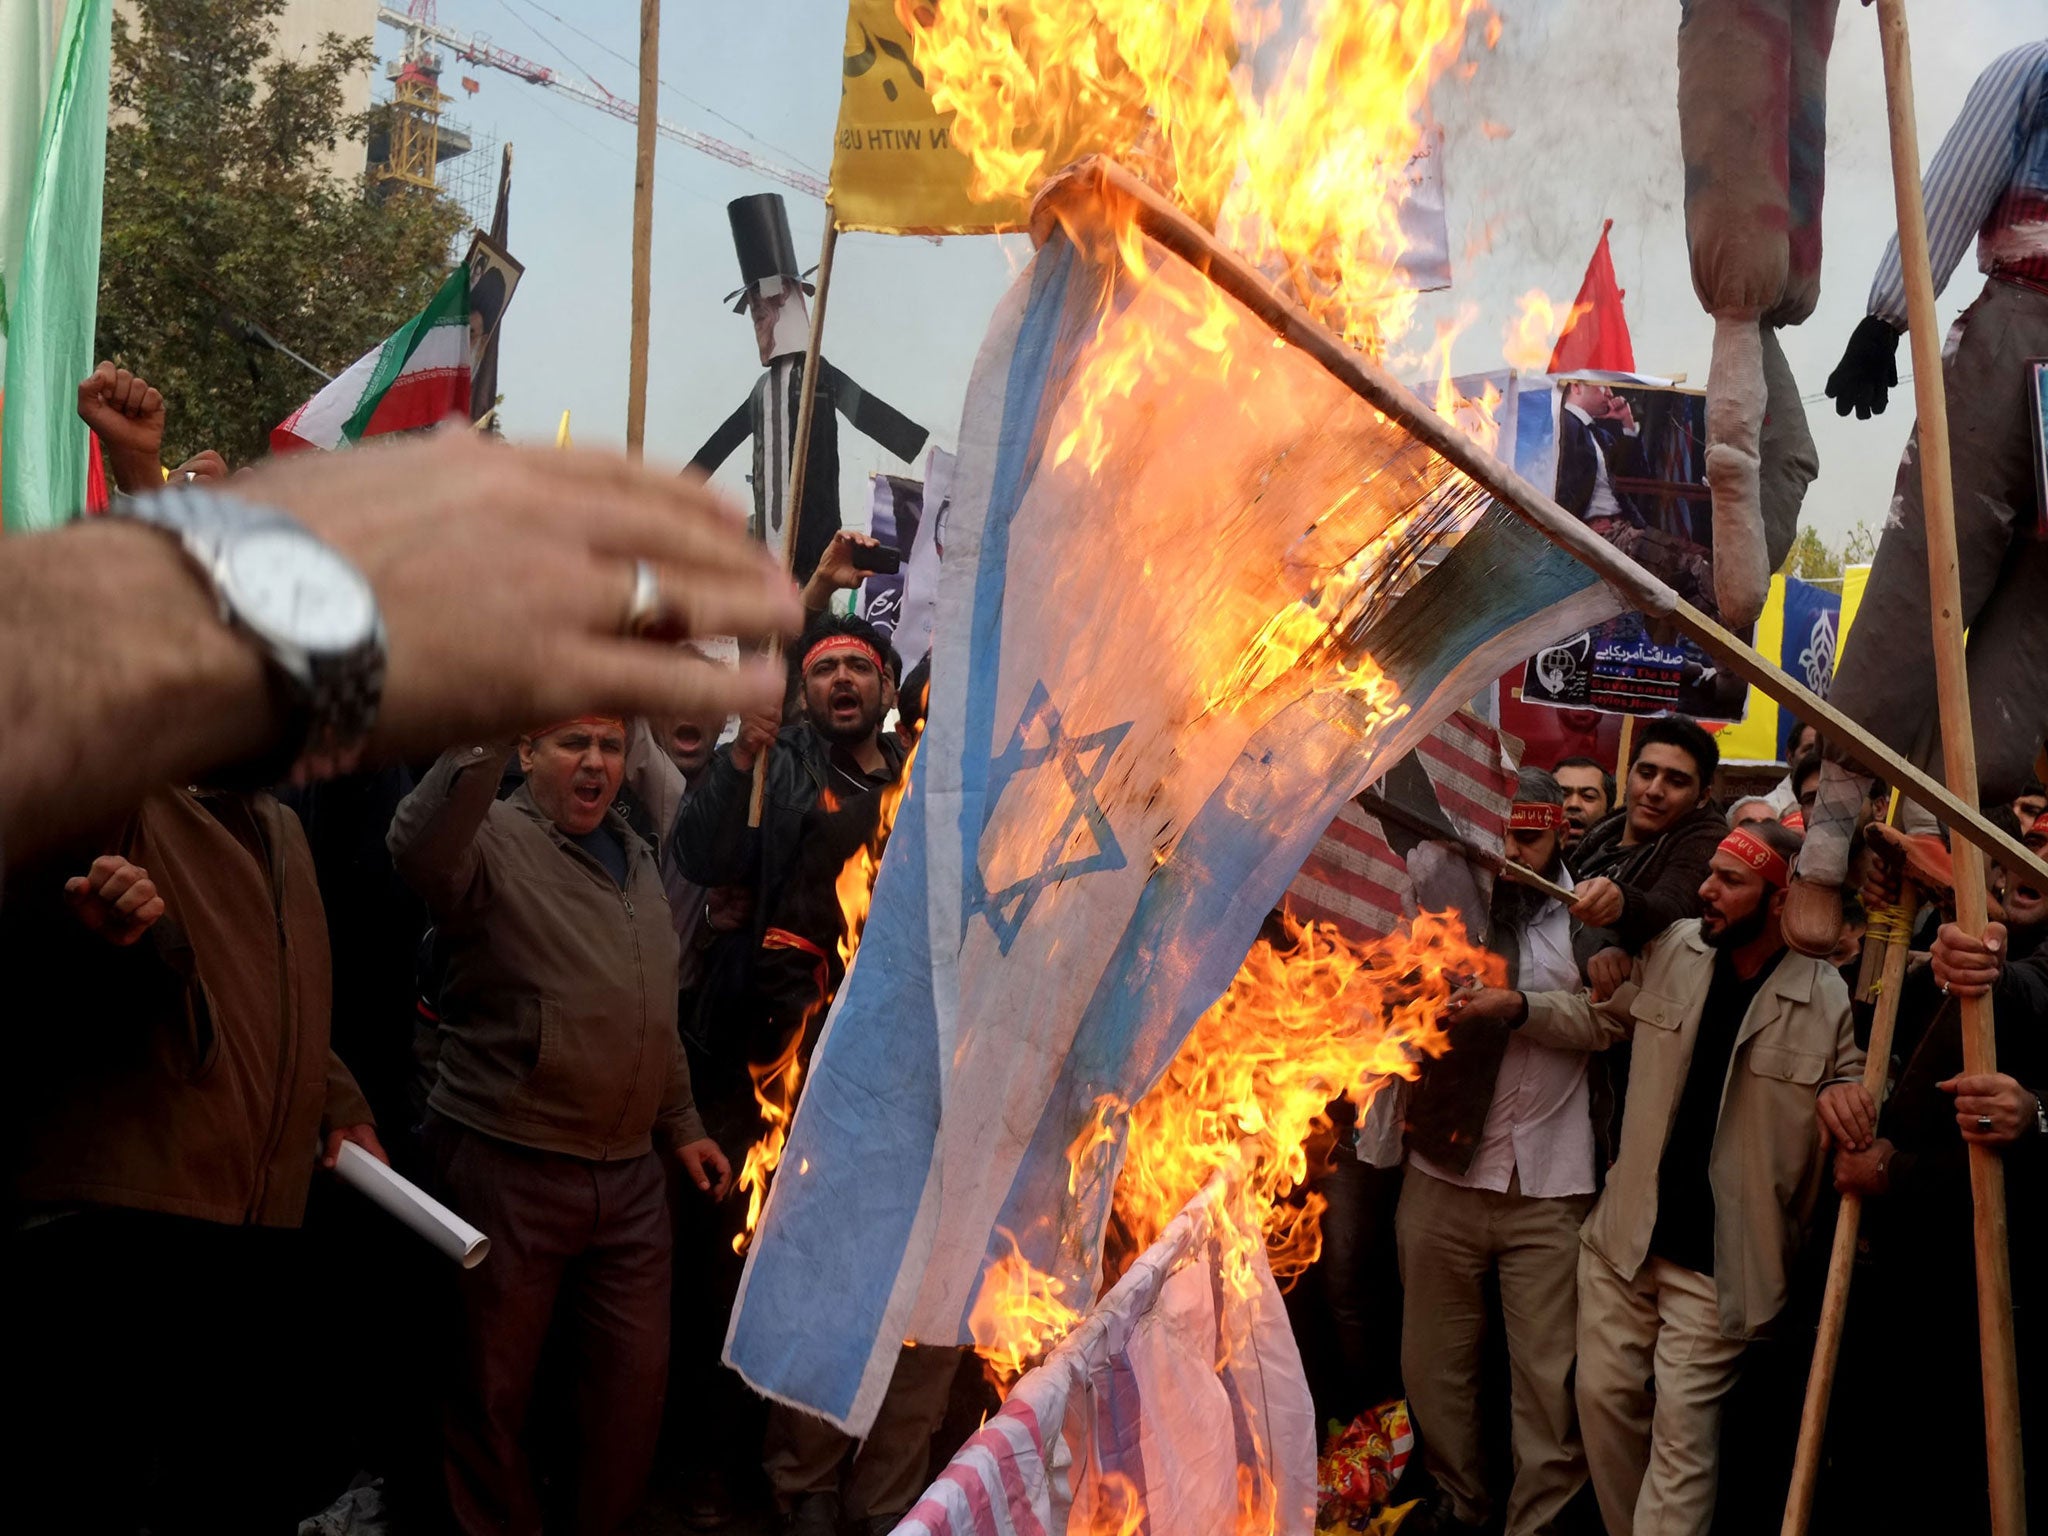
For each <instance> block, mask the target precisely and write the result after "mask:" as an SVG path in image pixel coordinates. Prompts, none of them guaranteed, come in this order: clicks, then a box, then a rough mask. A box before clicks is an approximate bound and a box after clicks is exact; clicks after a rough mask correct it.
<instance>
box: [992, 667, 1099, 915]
mask: <svg viewBox="0 0 2048 1536" xmlns="http://www.w3.org/2000/svg"><path fill="white" fill-rule="evenodd" d="M1130 728H1131V722H1130V721H1128V720H1126V721H1125V722H1124V723H1123V724H1121V725H1112V726H1109V727H1107V728H1106V729H1103V730H1100V731H1092V732H1090V733H1088V734H1087V735H1084V736H1069V735H1068V734H1067V732H1066V729H1065V726H1064V724H1063V723H1062V721H1061V719H1060V712H1059V711H1058V710H1057V709H1055V708H1054V707H1053V704H1052V699H1051V696H1050V695H1048V694H1047V693H1046V691H1045V684H1044V683H1042V682H1041V683H1039V684H1038V686H1037V687H1035V688H1033V689H1032V690H1031V697H1030V699H1029V700H1027V701H1026V703H1025V705H1024V713H1023V714H1022V716H1020V717H1019V718H1018V721H1017V729H1016V730H1015V732H1013V733H1012V734H1011V736H1010V744H1009V745H1008V746H1007V747H1005V748H1004V749H1003V750H1002V753H1001V754H1000V755H999V756H998V757H997V758H996V759H995V761H993V762H992V763H990V764H989V806H990V809H991V811H993V810H994V809H996V808H997V807H999V806H1000V805H1001V804H1002V799H1003V792H1004V791H1005V790H1006V789H1007V788H1008V787H1009V785H1010V782H1011V780H1013V779H1015V778H1017V777H1018V776H1019V775H1020V774H1027V775H1028V774H1031V773H1032V772H1033V770H1038V771H1039V773H1040V776H1041V777H1043V778H1046V779H1052V780H1056V781H1057V783H1056V785H1054V786H1052V787H1051V788H1052V793H1053V795H1054V796H1055V803H1057V799H1059V798H1064V799H1066V800H1067V802H1068V806H1069V809H1068V811H1067V813H1066V815H1065V816H1064V817H1063V818H1060V819H1059V820H1058V824H1057V825H1056V826H1055V828H1054V830H1053V833H1052V839H1051V842H1050V843H1049V844H1048V845H1047V847H1046V849H1045V851H1044V853H1043V855H1042V857H1041V858H1040V859H1039V860H1038V861H1037V863H1036V865H1035V867H1034V868H1032V870H1031V871H1030V873H1028V874H1026V875H1025V876H1023V878H1021V879H1018V880H1013V881H1011V882H1010V883H1009V884H1007V885H1005V886H1003V887H1002V888H1001V889H1000V890H996V891H991V890H989V888H988V884H987V876H986V875H985V873H984V872H983V868H982V864H981V862H980V861H979V860H977V861H976V864H975V867H974V877H973V878H974V886H975V889H974V893H973V897H972V899H971V901H970V902H969V911H971V912H977V913H980V914H981V915H982V916H984V917H986V918H987V919H988V923H989V927H991V928H992V929H994V930H995V935H996V942H997V943H998V944H999V945H1000V946H1001V947H1002V952H1003V953H1004V954H1006V955H1007V954H1008V953H1009V952H1010V946H1011V945H1012V944H1014V943H1015V942H1016V940H1017V934H1018V932H1019V930H1021V929H1022V928H1023V926H1024V924H1025V921H1026V920H1027V919H1028V918H1029V917H1030V916H1031V909H1032V907H1033V906H1034V905H1036V904H1037V901H1038V898H1039V896H1040V895H1042V894H1043V893H1044V892H1045V891H1046V890H1047V889H1048V888H1049V887H1051V886H1054V885H1057V884H1059V882H1060V881H1062V880H1067V879H1071V878H1073V877H1074V876H1077V875H1086V874H1093V873H1094V872H1095V871H1097V870H1104V869H1122V868H1123V867H1124V851H1123V847H1122V845H1121V844H1119V843H1118V842H1117V840H1116V829H1115V828H1113V827H1112V826H1110V824H1109V819H1108V818H1107V817H1106V816H1104V815H1103V814H1102V806H1101V805H1100V804H1099V803H1098V802H1097V800H1096V798H1095V789H1096V785H1097V784H1099V783H1100V782H1101V779H1102V774H1103V771H1104V770H1105V769H1106V768H1108V766H1109V759H1110V755H1111V754H1112V753H1114V752H1115V751H1116V748H1117V743H1118V742H1120V741H1122V740H1123V739H1124V736H1125V735H1126V734H1127V733H1128V732H1129V731H1130Z"/></svg>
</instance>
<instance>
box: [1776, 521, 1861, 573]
mask: <svg viewBox="0 0 2048 1536" xmlns="http://www.w3.org/2000/svg"><path fill="white" fill-rule="evenodd" d="M1876 550H1877V536H1876V535H1875V534H1873V533H1872V532H1871V531H1870V527H1869V525H1868V524H1865V523H1858V524H1857V525H1856V526H1855V527H1854V528H1851V529H1850V530H1849V536H1848V538H1847V539H1845V540H1844V541H1843V543H1842V547H1841V548H1839V549H1836V548H1834V547H1832V546H1830V545H1829V544H1828V543H1827V542H1826V541H1825V540H1824V539H1822V538H1821V536H1820V535H1819V534H1818V533H1816V532H1814V530H1813V528H1812V526H1811V525H1809V526H1807V527H1804V528H1801V529H1800V530H1799V536H1798V537H1797V538H1795V539H1794V540H1793V541H1792V548H1791V550H1790V552H1789V553H1787V554H1786V556H1785V563H1784V564H1783V565H1781V566H1779V567H1778V569H1779V570H1780V571H1781V572H1782V573H1783V574H1785V575H1787V576H1798V577H1800V578H1802V579H1804V580H1806V581H1826V580H1829V579H1831V578H1833V577H1838V576H1840V575H1841V574H1842V570H1843V567H1845V566H1850V565H1863V564H1866V563H1868V562H1869V560H1870V558H1871V556H1872V555H1873V554H1874V553H1876Z"/></svg>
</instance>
